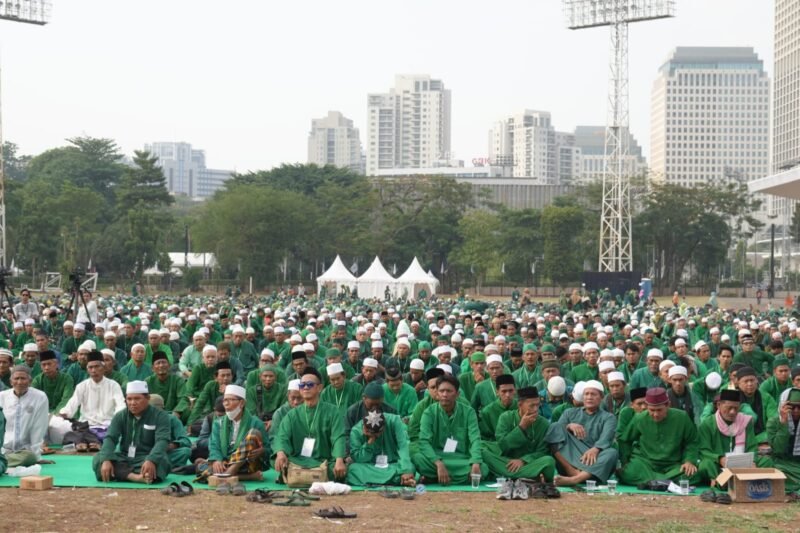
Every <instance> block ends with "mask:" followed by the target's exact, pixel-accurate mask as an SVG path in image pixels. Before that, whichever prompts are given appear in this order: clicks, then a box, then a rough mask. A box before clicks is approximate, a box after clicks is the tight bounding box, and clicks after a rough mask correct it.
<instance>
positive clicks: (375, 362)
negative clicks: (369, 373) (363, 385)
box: [362, 357, 378, 368]
mask: <svg viewBox="0 0 800 533" xmlns="http://www.w3.org/2000/svg"><path fill="white" fill-rule="evenodd" d="M362 366H368V367H371V368H378V360H377V359H373V358H372V357H367V358H365V359H364V362H363V363H362Z"/></svg>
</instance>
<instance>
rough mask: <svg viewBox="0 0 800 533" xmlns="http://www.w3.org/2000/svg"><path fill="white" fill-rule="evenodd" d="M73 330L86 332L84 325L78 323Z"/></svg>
mask: <svg viewBox="0 0 800 533" xmlns="http://www.w3.org/2000/svg"><path fill="white" fill-rule="evenodd" d="M16 326H17V325H16V324H14V327H16ZM20 327H21V324H20ZM75 329H77V330H78V331H86V324H84V323H83V322H78V323H76V324H75Z"/></svg>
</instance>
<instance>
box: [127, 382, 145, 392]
mask: <svg viewBox="0 0 800 533" xmlns="http://www.w3.org/2000/svg"><path fill="white" fill-rule="evenodd" d="M125 394H150V389H148V388H147V382H145V381H129V382H128V386H127V387H125Z"/></svg>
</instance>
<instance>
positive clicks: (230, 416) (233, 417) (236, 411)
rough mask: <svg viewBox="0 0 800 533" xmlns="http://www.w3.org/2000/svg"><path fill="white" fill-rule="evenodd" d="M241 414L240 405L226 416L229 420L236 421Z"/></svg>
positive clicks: (227, 412)
mask: <svg viewBox="0 0 800 533" xmlns="http://www.w3.org/2000/svg"><path fill="white" fill-rule="evenodd" d="M241 412H242V406H241V405H240V406H239V407H237V408H236V409H234V410H233V411H225V414H226V415H227V417H228V419H229V420H236V417H237V416H239V413H241Z"/></svg>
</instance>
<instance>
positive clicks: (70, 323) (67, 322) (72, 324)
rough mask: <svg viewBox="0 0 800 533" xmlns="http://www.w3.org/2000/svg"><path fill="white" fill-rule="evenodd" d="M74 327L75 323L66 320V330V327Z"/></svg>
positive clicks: (64, 325)
mask: <svg viewBox="0 0 800 533" xmlns="http://www.w3.org/2000/svg"><path fill="white" fill-rule="evenodd" d="M74 325H75V323H74V322H72V320H65V321H64V324H63V327H65V328H66V327H71V326H74Z"/></svg>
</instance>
